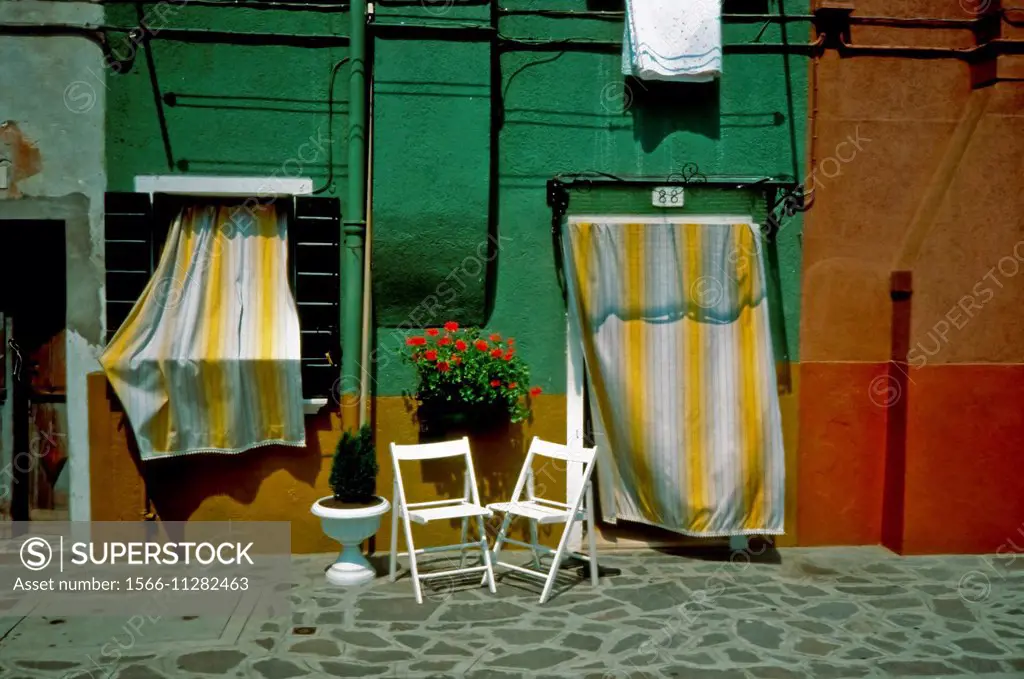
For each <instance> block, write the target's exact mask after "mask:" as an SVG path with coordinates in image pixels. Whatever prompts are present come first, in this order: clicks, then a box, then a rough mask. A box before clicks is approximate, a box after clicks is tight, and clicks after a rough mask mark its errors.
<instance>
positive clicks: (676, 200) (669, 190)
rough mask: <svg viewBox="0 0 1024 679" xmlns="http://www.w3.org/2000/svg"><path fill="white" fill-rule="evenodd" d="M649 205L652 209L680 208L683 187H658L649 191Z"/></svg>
mask: <svg viewBox="0 0 1024 679" xmlns="http://www.w3.org/2000/svg"><path fill="white" fill-rule="evenodd" d="M651 205H653V206H654V207H682V206H683V187H681V186H658V187H656V188H655V189H654V190H653V191H651Z"/></svg>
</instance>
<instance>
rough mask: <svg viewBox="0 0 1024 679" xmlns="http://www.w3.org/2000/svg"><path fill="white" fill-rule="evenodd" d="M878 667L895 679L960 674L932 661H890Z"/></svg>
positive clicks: (953, 669) (954, 669) (943, 664)
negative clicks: (897, 678) (895, 678)
mask: <svg viewBox="0 0 1024 679" xmlns="http://www.w3.org/2000/svg"><path fill="white" fill-rule="evenodd" d="M879 666H880V667H881V668H882V669H883V670H885V671H886V672H888V673H890V674H893V675H895V676H897V677H937V676H942V675H949V674H960V671H959V670H957V669H956V668H954V667H950V666H949V665H947V664H945V663H941V662H936V661H934V660H890V661H883V662H881V663H879Z"/></svg>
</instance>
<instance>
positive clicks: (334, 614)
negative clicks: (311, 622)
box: [316, 611, 345, 625]
mask: <svg viewBox="0 0 1024 679" xmlns="http://www.w3.org/2000/svg"><path fill="white" fill-rule="evenodd" d="M344 622H345V612H344V611H324V612H323V613H321V614H320V615H318V616H316V624H317V625H341V624H343V623H344Z"/></svg>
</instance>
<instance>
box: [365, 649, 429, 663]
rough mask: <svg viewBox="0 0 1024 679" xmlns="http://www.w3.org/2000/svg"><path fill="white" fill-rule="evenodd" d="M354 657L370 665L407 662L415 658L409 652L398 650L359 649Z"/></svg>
mask: <svg viewBox="0 0 1024 679" xmlns="http://www.w3.org/2000/svg"><path fill="white" fill-rule="evenodd" d="M355 656H356V658H358V659H360V660H365V661H366V662H370V663H384V662H397V661H399V660H409V659H410V658H413V657H415V656H413V654H412V653H410V652H409V651H405V650H402V649H400V648H393V649H387V650H383V651H381V650H370V649H366V648H360V649H358V650H357V651H356V653H355Z"/></svg>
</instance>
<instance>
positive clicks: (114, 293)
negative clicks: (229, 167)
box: [105, 192, 341, 402]
mask: <svg viewBox="0 0 1024 679" xmlns="http://www.w3.org/2000/svg"><path fill="white" fill-rule="evenodd" d="M200 200H201V201H203V202H209V201H210V200H211V199H210V198H209V197H206V196H203V197H202V198H198V197H189V196H181V195H170V194H160V193H156V194H153V195H152V196H151V195H150V194H148V193H120V192H111V193H107V194H106V196H105V211H106V217H105V224H106V226H105V228H106V231H105V241H106V243H105V252H106V312H107V326H106V327H107V336H106V341H108V342H109V341H110V339H111V338H112V337H113V336H114V333H116V332H117V329H118V328H120V327H121V324H122V323H124V321H125V319H126V318H127V317H128V314H129V313H130V312H131V310H132V307H133V306H134V305H135V302H136V300H138V298H139V296H140V295H141V294H142V291H143V290H144V289H145V287H146V284H147V283H148V282H149V279H150V277H151V276H152V275H153V272H154V271H155V269H156V265H157V263H158V262H159V260H160V254H161V252H162V250H163V246H164V242H165V241H166V239H167V233H168V229H169V227H170V224H171V221H172V220H173V219H174V216H175V215H176V214H177V212H178V210H179V209H180V208H181V206H182V204H183V203H184V202H191V201H200ZM214 200H215V199H214ZM233 200H234V201H235V202H237V200H238V199H237V198H234V199H233ZM275 200H276V203H277V206H278V207H279V208H281V207H282V206H283V208H284V209H285V210H287V211H288V213H289V219H288V246H289V262H288V266H289V270H290V271H289V273H290V280H291V285H292V294H293V295H294V296H295V302H296V305H297V306H298V311H299V326H300V330H301V334H302V392H303V397H304V398H307V399H309V398H323V397H328V398H329V397H330V396H331V394H332V391H333V389H334V385H335V383H336V381H337V380H338V378H339V376H340V364H341V341H340V328H339V326H340V317H339V314H340V313H341V311H340V296H341V278H340V275H339V274H340V262H341V247H340V238H341V206H340V202H339V200H338V199H337V198H319V197H311V196H294V197H279V198H277V199H275ZM109 393H110V395H111V396H112V397H113V390H110V392H109ZM112 400H114V402H116V398H112Z"/></svg>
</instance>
